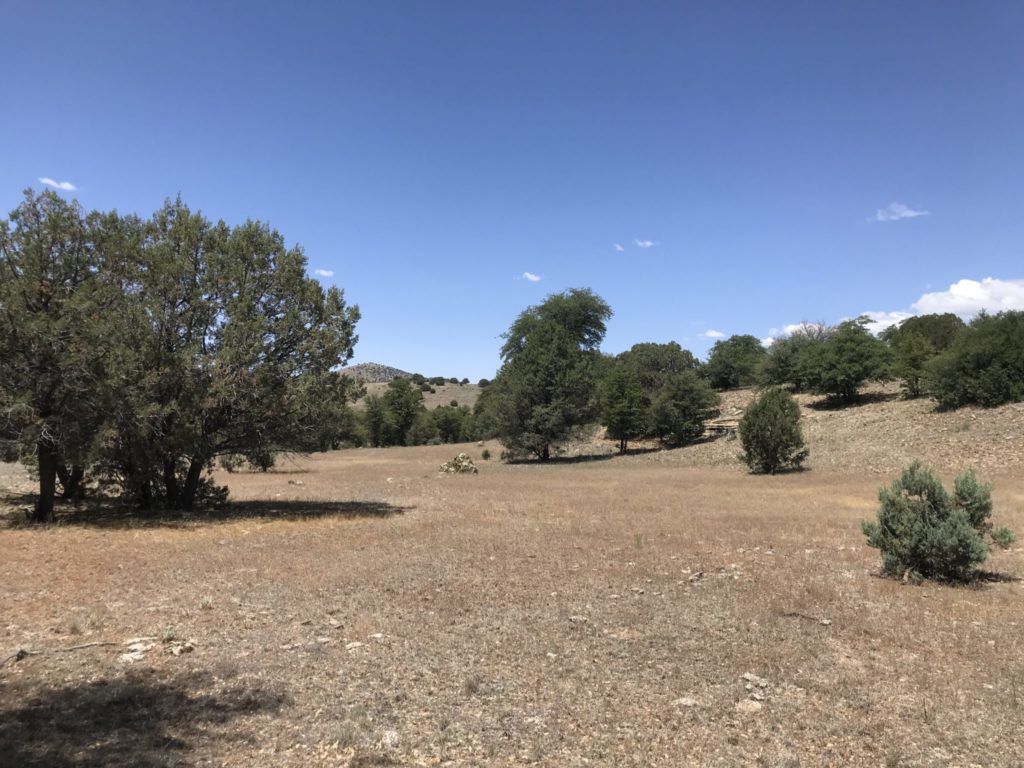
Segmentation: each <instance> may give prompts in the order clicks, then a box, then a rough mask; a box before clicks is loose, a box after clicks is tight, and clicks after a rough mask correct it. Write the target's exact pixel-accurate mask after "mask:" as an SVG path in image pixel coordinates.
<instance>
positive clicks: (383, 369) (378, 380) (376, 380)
mask: <svg viewBox="0 0 1024 768" xmlns="http://www.w3.org/2000/svg"><path fill="white" fill-rule="evenodd" d="M341 372H342V373H343V374H344V375H345V376H351V377H353V378H355V379H359V380H360V381H362V382H363V383H364V384H387V383H388V382H389V381H391V380H392V379H398V378H405V379H408V378H411V377H412V374H411V373H407V372H406V371H403V370H402V369H400V368H393V367H392V366H390V365H382V364H381V363H359V364H357V365H353V366H350V367H348V368H343V369H342V371H341Z"/></svg>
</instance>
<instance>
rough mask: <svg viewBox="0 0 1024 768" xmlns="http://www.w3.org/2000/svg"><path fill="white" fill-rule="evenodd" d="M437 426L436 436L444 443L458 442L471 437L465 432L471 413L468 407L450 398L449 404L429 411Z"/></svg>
mask: <svg viewBox="0 0 1024 768" xmlns="http://www.w3.org/2000/svg"><path fill="white" fill-rule="evenodd" d="M430 416H431V418H432V419H433V420H434V424H435V425H436V426H437V433H438V436H439V437H440V438H441V441H442V442H444V443H458V442H461V441H463V440H469V439H471V438H470V437H469V436H468V435H467V434H466V425H467V422H468V421H469V420H470V418H471V416H472V414H471V413H470V410H469V408H467V407H465V406H460V405H459V404H458V403H457V402H455V401H454V400H452V403H451V405H440V406H438V407H437V408H435V409H434V410H433V411H431V412H430Z"/></svg>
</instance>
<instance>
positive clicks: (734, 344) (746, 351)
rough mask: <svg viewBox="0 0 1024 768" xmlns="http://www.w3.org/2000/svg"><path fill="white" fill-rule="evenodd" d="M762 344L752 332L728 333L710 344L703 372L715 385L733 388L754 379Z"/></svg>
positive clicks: (758, 372)
mask: <svg viewBox="0 0 1024 768" xmlns="http://www.w3.org/2000/svg"><path fill="white" fill-rule="evenodd" d="M766 354H767V353H766V352H765V348H764V346H763V345H762V344H761V342H760V340H759V339H757V338H756V337H754V336H749V335H743V336H730V337H729V338H728V339H725V340H723V341H716V342H715V345H714V346H713V347H712V348H711V354H710V355H709V356H708V362H707V364H706V365H705V366H704V374H705V376H707V379H708V382H709V383H710V384H711V386H712V387H714V388H715V389H736V388H737V387H749V386H751V385H753V384H756V383H757V380H758V376H759V374H760V369H761V365H762V364H763V363H764V360H765V356H766Z"/></svg>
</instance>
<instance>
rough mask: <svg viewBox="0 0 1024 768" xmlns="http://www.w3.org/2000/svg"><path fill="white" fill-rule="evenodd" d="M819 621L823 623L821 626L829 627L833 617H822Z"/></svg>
mask: <svg viewBox="0 0 1024 768" xmlns="http://www.w3.org/2000/svg"><path fill="white" fill-rule="evenodd" d="M818 623H819V624H821V626H823V627H828V626H831V625H832V619H822V620H821V621H819V622H818Z"/></svg>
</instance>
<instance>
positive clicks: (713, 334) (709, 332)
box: [701, 328, 725, 339]
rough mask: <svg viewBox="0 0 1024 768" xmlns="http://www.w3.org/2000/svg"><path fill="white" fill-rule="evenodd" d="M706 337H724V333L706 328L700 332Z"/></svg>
mask: <svg viewBox="0 0 1024 768" xmlns="http://www.w3.org/2000/svg"><path fill="white" fill-rule="evenodd" d="M701 336H703V337H704V338H706V339H724V338H725V334H724V333H722V332H721V331H716V330H715V329H714V328H708V329H707V330H706V331H704V333H702V334H701Z"/></svg>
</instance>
